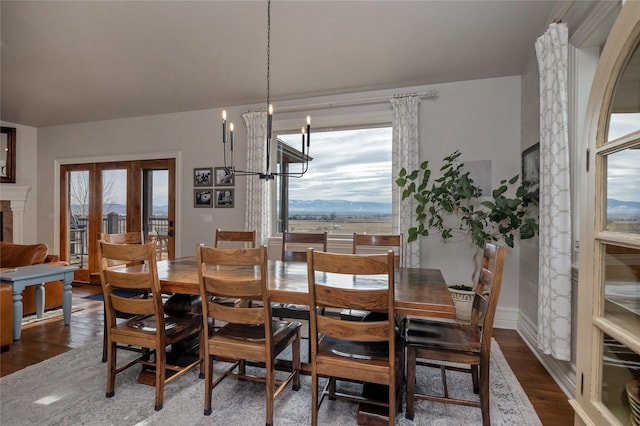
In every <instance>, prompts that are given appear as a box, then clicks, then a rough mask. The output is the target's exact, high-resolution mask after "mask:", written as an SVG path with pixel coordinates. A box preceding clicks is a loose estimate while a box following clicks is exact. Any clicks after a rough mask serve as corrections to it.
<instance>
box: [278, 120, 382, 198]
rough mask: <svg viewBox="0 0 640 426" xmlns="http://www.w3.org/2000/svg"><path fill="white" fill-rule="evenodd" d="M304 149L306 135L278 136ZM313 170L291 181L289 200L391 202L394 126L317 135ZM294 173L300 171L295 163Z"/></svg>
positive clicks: (310, 166)
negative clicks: (392, 131)
mask: <svg viewBox="0 0 640 426" xmlns="http://www.w3.org/2000/svg"><path fill="white" fill-rule="evenodd" d="M278 138H280V139H282V140H283V141H285V142H287V143H288V144H289V145H291V146H293V147H294V148H296V149H298V150H300V149H301V141H302V136H301V134H300V133H299V132H298V133H297V134H292V135H278ZM310 153H311V157H313V160H312V161H310V162H309V171H308V172H307V173H306V174H305V175H304V176H303V177H302V178H299V179H295V178H292V179H289V199H292V200H348V201H366V202H380V203H391V189H392V184H393V182H392V176H391V127H381V128H373V129H354V130H339V131H331V132H316V133H314V132H313V129H312V130H311V147H310ZM290 167H291V171H293V172H295V171H296V170H299V168H298V167H300V165H299V164H292V165H291V166H290Z"/></svg>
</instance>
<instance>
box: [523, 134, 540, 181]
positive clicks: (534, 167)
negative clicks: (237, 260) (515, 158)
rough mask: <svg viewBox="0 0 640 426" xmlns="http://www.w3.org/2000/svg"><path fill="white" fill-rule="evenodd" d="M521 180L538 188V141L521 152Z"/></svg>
mask: <svg viewBox="0 0 640 426" xmlns="http://www.w3.org/2000/svg"><path fill="white" fill-rule="evenodd" d="M522 181H523V182H529V184H530V185H531V188H532V189H535V190H537V191H539V190H540V142H538V143H536V144H534V145H532V146H530V147H529V148H527V149H525V150H524V151H523V152H522Z"/></svg>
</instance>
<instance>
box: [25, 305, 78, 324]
mask: <svg viewBox="0 0 640 426" xmlns="http://www.w3.org/2000/svg"><path fill="white" fill-rule="evenodd" d="M83 309H84V308H83V307H81V306H72V307H71V313H72V314H73V313H74V312H78V311H81V310H83ZM62 314H63V311H62V308H59V309H51V310H49V311H44V313H43V314H42V318H38V316H37V315H36V314H31V315H25V316H23V317H22V325H23V326H25V325H29V324H33V323H34V322H40V321H45V320H48V319H51V318H58V317H62Z"/></svg>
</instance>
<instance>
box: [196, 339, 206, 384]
mask: <svg viewBox="0 0 640 426" xmlns="http://www.w3.org/2000/svg"><path fill="white" fill-rule="evenodd" d="M205 332H206V328H203V329H202V330H200V336H199V339H200V343H199V345H198V346H199V348H198V356H199V357H200V375H199V376H198V377H199V378H201V379H204V368H205V367H204V364H205V359H204V357H205V353H204V345H206V344H207V342H206V335H205Z"/></svg>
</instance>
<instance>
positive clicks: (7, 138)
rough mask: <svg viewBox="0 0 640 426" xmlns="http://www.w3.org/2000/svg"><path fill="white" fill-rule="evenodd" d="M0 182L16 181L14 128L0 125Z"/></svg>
mask: <svg viewBox="0 0 640 426" xmlns="http://www.w3.org/2000/svg"><path fill="white" fill-rule="evenodd" d="M0 182H6V183H15V182H16V129H15V127H2V128H1V132H0Z"/></svg>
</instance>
